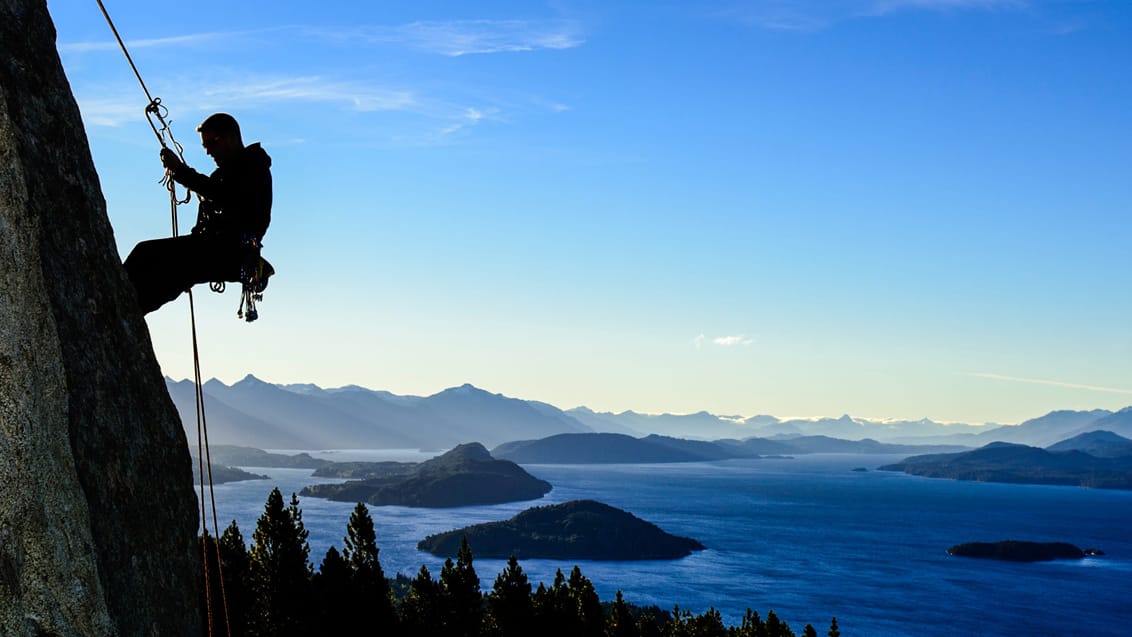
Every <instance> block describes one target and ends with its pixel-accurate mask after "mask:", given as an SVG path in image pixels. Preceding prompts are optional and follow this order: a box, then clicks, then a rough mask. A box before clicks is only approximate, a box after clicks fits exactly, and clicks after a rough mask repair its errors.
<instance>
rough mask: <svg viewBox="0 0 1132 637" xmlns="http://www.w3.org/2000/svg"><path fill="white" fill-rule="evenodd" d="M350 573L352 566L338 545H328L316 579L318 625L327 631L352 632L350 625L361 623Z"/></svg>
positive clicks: (337, 632) (322, 630) (340, 633)
mask: <svg viewBox="0 0 1132 637" xmlns="http://www.w3.org/2000/svg"><path fill="white" fill-rule="evenodd" d="M350 575H351V574H350V566H349V564H347V563H346V561H345V560H344V559H342V555H341V554H340V553H339V552H338V549H336V548H334V547H333V546H332V547H330V548H329V549H327V551H326V556H325V557H324V558H323V559H322V566H320V567H319V569H318V572H317V573H315V574H314V578H313V582H312V588H313V590H314V601H315V604H316V605H317V606H318V610H319V617H318V627H319V630H320V631H321V632H322V633H324V634H327V635H348V634H350V627H351V626H354V625H355V624H357V617H355V616H354V614H355V613H356V612H357V609H358V608H359V607H358V605H357V594H356V589H355V587H354V582H353V581H352V578H351V577H350ZM363 608H364V607H363Z"/></svg>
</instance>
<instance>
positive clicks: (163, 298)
mask: <svg viewBox="0 0 1132 637" xmlns="http://www.w3.org/2000/svg"><path fill="white" fill-rule="evenodd" d="M197 132H199V133H200V139H201V145H202V146H204V150H205V152H207V153H208V154H209V155H210V156H211V157H212V159H213V160H214V161H215V162H216V170H215V171H213V172H212V174H211V175H203V174H201V173H199V172H197V171H196V170H193V169H192V168H191V167H189V166H188V165H186V164H185V163H184V162H182V161H181V160H180V158H179V157H177V153H175V152H173V150H171V149H169V148H163V149H162V150H161V163H162V164H163V165H164V166H165V168H166V169H167V170H168V171H169V174H170V176H172V178H173V180H174V181H176V182H177V183H179V184H181V185H183V186H185V187H186V188H188V189H189V190H191V191H193V192H195V193H196V194H197V195H198V196H199V197H200V206H199V209H198V212H197V222H196V225H194V226H193V229H192V232H191V234H188V235H183V236H179V237H170V238H166V239H152V240H149V241H142V242H140V243H138V244H137V245H136V246H134V249H133V250H132V251H131V252H130V255H129V256H128V257H126V261H125V263H124V264H123V265H125V267H126V272H127V274H128V275H129V277H130V281H131V282H132V283H133V284H134V289H135V290H136V291H137V297H138V305H139V306H140V307H141V309H142V311H143V312H144V313H146V314H148V313H150V312H152V311H154V310H156V309H157V308H159V307H161V306H162V305H164V304H166V303H168V302H169V301H172V300H173V299H176V298H177V297H178V296H180V294H181V293H182V292H184V291H186V290H188V289H189V288H191V287H192V286H193V285H195V284H197V283H206V282H209V281H233V282H235V281H240V279H241V270H242V269H244V270H246V269H247V268H249V267H252V265H253V264H254V263H255V262H258V261H260V257H259V250H260V245H261V242H262V240H263V235H264V233H265V232H267V226H268V224H269V223H270V222H271V157H270V156H268V154H267V153H266V152H265V151H264V150H263V148H262V147H261V146H260V145H259V143H255V144H251V145H249V146H245V145H244V141H243V138H242V136H241V135H240V125H239V123H237V122H236V119H235V118H234V117H232V116H231V115H229V114H227V113H216V114H214V115H210V116H209V117H208V118H207V119H205V120H204V122H202V123H201V125H200V126H198V127H197ZM264 263H266V262H264ZM266 268H267V274H268V275H269V274H270V272H271V267H270V265H267V266H266ZM262 285H264V286H266V279H264V281H263V283H262Z"/></svg>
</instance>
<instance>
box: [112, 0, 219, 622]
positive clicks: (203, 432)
mask: <svg viewBox="0 0 1132 637" xmlns="http://www.w3.org/2000/svg"><path fill="white" fill-rule="evenodd" d="M95 1H96V2H98V8H99V9H101V10H102V15H103V17H105V18H106V23H107V24H108V25H110V30H111V31H112V32H113V33H114V38H115V39H117V40H118V46H120V47H121V48H122V53H123V54H125V56H126V61H127V62H129V64H130V68H131V69H133V71H134V76H135V77H137V78H138V84H140V85H141V88H142V91H143V92H144V93H145V96H146V99H148V100H149V103H148V104H147V105H146V107H145V117H146V121H147V122H149V126H150V128H152V129H153V133H154V135H156V136H157V141H158V143H160V144H161V147H162V148H172V149H174V151H175V152H176V153H177V156H178V157H180V158H181V160H182V161H184V149H183V148H182V147H181V145H180V144H179V143H177V140H176V139H174V138H173V129H172V128H171V127H170V125H169V123H170V120H169V118H168V115H169V111H168V109H166V108H165V106H164V105H163V104H162V103H161V99H160V98H156V97H153V96H152V95H150V93H149V89H148V88H146V85H145V81H144V80H142V76H141V73H139V72H138V67H137V65H136V64H134V60H133V58H132V57H130V51H129V49H127V48H126V43H125V42H123V41H122V37H121V36H120V35H118V29H117V28H116V27H115V26H114V21H113V20H111V19H110V13H109V12H108V11H107V10H106V6H105V5H104V4H103V3H102V0H95ZM162 184H163V185H165V187H166V189H167V190H168V191H169V207H170V209H171V216H172V225H173V236H174V237H176V236H178V233H177V206H178V205H179V204H183V203H188V202H189V200H190V199H191V193H188V192H186V194H185V198H184V199H180V198H178V197H177V192H176V183H175V182H174V181H173V176H172V172H171V171H169V170H168V169H166V171H165V177H164V178H163V179H162ZM187 292H188V295H189V322H190V326H191V330H192V336H193V379H194V380H193V382H194V384H195V386H196V412H197V468H198V473H199V475H200V494H201V496H200V526H201V531H202V533H201V563H202V565H203V568H204V596H205V607H206V611H207V621H208V635H209V637H212V635H213V625H214V620H213V616H212V582H211V579H212V578H211V577H210V574H209V567H208V561H209V560H208V510H207V507H206V505H205V501H204V493H205V480H206V477H207V484H208V494H209V499H210V500H211V503H212V528H213V533H214V537H215V538H216V541H214V542H213V544H214V547H215V553H216V568H217V576H218V579H219V581H220V599H221V602H222V605H223V608H224V626H225V628H226V630H227V634H228V637H232V626H231V622H230V621H229V615H228V596H227V594H226V593H225V590H224V568H223V565H222V562H221V559H220V542H219V538H220V528H219V523H218V520H217V514H216V492H215V489H214V487H213V481H212V454H211V452H210V451H209V447H208V426H207V422H206V419H205V410H204V386H203V384H202V382H201V373H200V348H199V346H198V341H197V320H196V308H195V307H194V305H193V291H192V289H189V290H188V291H187Z"/></svg>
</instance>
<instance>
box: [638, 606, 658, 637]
mask: <svg viewBox="0 0 1132 637" xmlns="http://www.w3.org/2000/svg"><path fill="white" fill-rule="evenodd" d="M658 610H659V609H657V608H656V607H655V606H653V607H651V608H648V609H646V610H644V611H642V612H641V614H640V615H639V616H637V634H638V635H639V636H640V637H661V636H662V635H663V634H664V631H663V629H662V628H661V625H662V621H661V618H660V617H658V615H657V612H658Z"/></svg>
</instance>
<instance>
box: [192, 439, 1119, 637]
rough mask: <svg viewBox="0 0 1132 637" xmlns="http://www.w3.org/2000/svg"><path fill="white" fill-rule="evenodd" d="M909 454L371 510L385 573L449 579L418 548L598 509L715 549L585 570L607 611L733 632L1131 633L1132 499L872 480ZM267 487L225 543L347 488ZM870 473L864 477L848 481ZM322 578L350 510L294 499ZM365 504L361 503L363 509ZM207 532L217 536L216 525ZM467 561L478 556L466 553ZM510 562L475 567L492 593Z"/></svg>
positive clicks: (696, 470) (734, 465)
mask: <svg viewBox="0 0 1132 637" xmlns="http://www.w3.org/2000/svg"><path fill="white" fill-rule="evenodd" d="M312 455H315V456H317V457H323V458H327V459H331V460H339V461H344V460H401V461H405V460H414V461H415V460H424V459H427V458H429V457H431V456H433V455H435V454H420V453H418V452H409V451H384V452H382V451H373V452H361V451H350V452H346V451H342V452H312ZM903 457H904V456H902V455H901V456H892V455H868V456H863V455H841V454H818V455H812V456H799V457H797V458H794V459H758V460H728V461H720V462H706V463H687V464H683V463H681V464H657V465H525V468H526V469H527V470H528V471H529V472H530V473H531V474H533V475H535V476H537V477H539V478H542V479H544V480H547V481H549V482H550V483H551V484H552V485H553V486H554V489H553V490H552V491H551V492H550V493H549V494H548V495H547V496H545V497H544V498H542V499H540V500H534V501H529V502H519V503H511V504H506V505H493V506H477V507H462V508H455V509H413V508H408V507H394V506H385V507H374V506H369V509H370V514H371V515H372V517H373V518H374V523H375V527H376V530H377V543H378V547H379V548H380V549H381V555H380V558H381V563H382V566H383V568H384V569H385V572H386V575H388V576H392V575H393V574H394V573H398V572H399V573H404V574H406V575H408V576H410V577H411V576H414V575H416V573H417V571H419V570H420V567H421V565H422V564H424V565H427V566H428V568H429V571H431V572H432V574H433V577H437V576H439V573H440V567H441V565H442V564H443V562H444V559H443V558H437V557H434V556H432V555H429V554H427V553H423V552H420V551H417V550H416V544H417V542H418V541H420V540H421V539H422V538H424V537H425V536H426V535H429V534H432V533H439V532H442V531H448V530H452V529H454V528H458V527H462V526H467V525H469V524H476V523H480V522H489V521H495V520H502V519H506V518H509V517H511V516H513V515H515V514H516V513H518V512H520V511H522V510H524V509H527V508H529V507H532V506H538V505H544V504H556V503H559V502H566V501H569V500H575V499H583V498H587V499H594V500H599V501H601V502H605V503H607V504H610V505H612V506H615V507H618V508H621V509H624V510H626V511H629V512H631V513H633V514H634V515H637V516H638V517H641V518H643V519H645V520H648V521H650V522H653V523H654V524H656V525H658V526H660V527H661V528H662V529H664V530H665V531H668V532H669V533H673V534H675V535H682V536H688V537H692V538H695V539H697V540H699V541H700V542H702V543H703V544H704V545H705V546H707V547H708V549H707V550H705V551H700V552H697V553H695V554H693V555H691V556H689V557H687V558H684V559H680V560H672V561H646V562H589V561H578V562H576V563H577V564H578V566H580V568H581V570H582V574H583V575H585V576H586V577H588V578H589V579H590V580H591V581H592V582H593V584H594V587H595V588H596V590H597V592H598V594H599V595H600V596H601V599H602V601H612V599H613V598H614V596H615V594H616V591H617V590H618V589H620V590H621V591H622V593H623V595H624V597H625V600H626V601H628V602H630V603H634V604H638V605H649V604H656V605H658V606H660V607H662V608H666V609H671V608H672V607H673V606H674V605H676V604H679V605H680V607H681V608H682V609H688V610H691V611H693V612H696V613H700V612H703V611H704V610H706V609H707V608H709V607H715V608H716V609H718V610H719V611H720V612H721V613H722V614H723V618H724V621H725V622H726V623H727V624H738V623H739V621H740V618H741V617H742V615H743V613H744V611H745V610H746V609H747V608H751V609H753V610H755V611H757V612H758V613H759V614H760V615H762V616H763V617H765V616H766V613H767V611H768V610H774V611H775V613H776V614H777V615H778V616H779V617H780V618H781V619H782V620H784V621H786V622H787V623H789V624H790V626H791V628H793V629H794V630H795V632H797V633H799V634H800V633H801V630H802V628H803V627H804V626H805V625H806V624H807V623H810V624H813V625H814V627H815V628H816V629H818V633H819V634H823V635H824V634H825V631H826V630H827V629H828V627H829V621H830V618H831V617H833V616H836V617H837V620H838V624H839V625H840V627H841V631H842V634H843V635H845V636H846V637H849V636H852V635H856V636H867V637H873V636H876V637H885V636H904V635H908V636H911V635H917V636H936V635H938V636H941V637H942V636H944V635H947V636H953V635H975V634H978V635H1020V634H1028V635H1061V636H1066V635H1090V636H1094V637H1095V636H1104V635H1122V634H1125V633H1126V632H1127V630H1128V626H1130V625H1132V583H1130V582H1132V580H1130V578H1132V492H1127V491H1100V490H1091V489H1083V488H1077V487H1057V486H1032V485H1009V484H991V483H975V482H960V481H953V480H943V479H931V478H921V477H915V476H908V475H905V474H902V473H894V472H887V471H875V470H874V469H875V467H878V466H881V465H883V464H887V463H890V462H895V461H897V460H900V459H902V458H903ZM244 468H245V469H247V470H249V471H252V472H254V473H259V474H266V475H269V476H271V479H270V480H254V481H246V482H238V483H229V484H222V485H217V486H216V488H215V496H216V504H217V509H218V517H219V520H220V531H223V530H224V528H225V527H226V526H227V525H228V523H229V522H230V521H231V520H233V519H234V520H236V522H237V524H238V525H239V527H240V530H241V532H242V533H243V535H244V538H245V540H247V541H249V542H250V541H251V537H252V533H253V532H254V530H255V524H256V520H257V519H258V518H259V516H260V515H261V514H262V513H263V508H264V503H265V502H266V500H267V495H268V493H269V492H270V490H271V489H272V488H273V487H275V486H278V487H279V489H280V490H281V491H282V492H283V495H284V499H285V500H286V501H289V500H290V495H291V493H292V492H296V493H297V492H298V491H299V490H300V489H301V488H302V487H303V486H306V485H308V484H314V483H319V482H340V480H333V479H318V478H312V477H310V474H311V471H310V470H299V469H274V468H256V467H244ZM858 468H866V469H868V470H867V471H855V470H854V469H858ZM299 506H300V508H301V509H302V511H303V523H304V524H305V526H306V528H307V530H308V531H309V532H310V537H309V542H310V545H311V560H312V563H313V564H314V566H315V568H316V569H317V568H318V566H319V564H320V563H321V562H322V558H323V556H324V555H325V553H326V550H327V549H328V548H330V547H331V546H334V547H336V548H338V549H339V550H341V548H342V545H343V542H342V538H343V537H344V536H345V533H346V523H347V521H348V520H349V516H350V513H351V512H352V511H353V509H354V504H352V503H344V502H330V501H327V500H321V499H318V498H300V501H299ZM367 506H368V505H367ZM209 525H210V527H211V522H210V523H209ZM1007 539H1014V540H1030V541H1065V542H1070V543H1072V544H1076V545H1077V546H1080V547H1082V548H1098V549H1101V550H1103V551H1104V552H1105V555H1104V556H1102V557H1095V558H1088V559H1085V560H1080V561H1059V562H1045V563H1010V562H998V561H991V560H977V559H972V558H960V557H952V556H949V555H947V553H946V550H947V548H948V547H950V546H953V545H955V544H960V543H963V542H972V541H987V542H992V541H998V540H1007ZM473 549H474V547H473ZM574 564H575V562H574V561H555V560H533V559H528V560H521V561H520V565H521V566H522V567H523V570H524V571H525V572H526V573H527V575H528V577H529V578H530V579H531V582H532V585H534V586H537V583H538V582H539V581H543V582H547V583H548V584H549V583H550V582H551V581H552V580H553V578H554V573H555V570H556V569H562V571H563V572H564V573H565V574H567V575H569V571H570V569H571V568H573V566H574ZM504 566H505V561H503V560H489V559H476V560H475V568H476V572H477V573H478V574H479V576H480V578H481V584H482V586H483V589H484V590H485V591H487V590H490V587H491V585H492V583H493V582H494V580H495V577H496V575H498V574H499V572H500V571H502V570H503V568H504Z"/></svg>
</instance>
